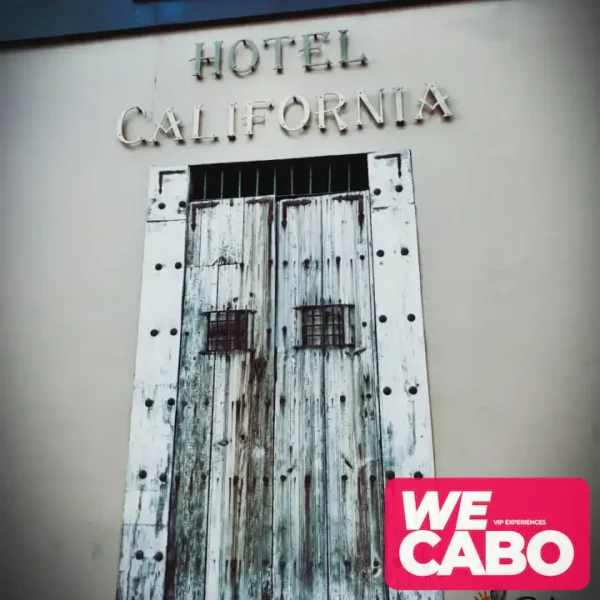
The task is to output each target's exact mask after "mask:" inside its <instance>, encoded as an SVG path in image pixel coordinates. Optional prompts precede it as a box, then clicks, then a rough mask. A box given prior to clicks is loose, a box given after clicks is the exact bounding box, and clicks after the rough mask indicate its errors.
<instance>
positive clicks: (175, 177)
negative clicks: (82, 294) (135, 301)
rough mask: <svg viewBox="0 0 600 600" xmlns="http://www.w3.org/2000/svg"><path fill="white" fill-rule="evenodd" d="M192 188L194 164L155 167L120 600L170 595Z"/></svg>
mask: <svg viewBox="0 0 600 600" xmlns="http://www.w3.org/2000/svg"><path fill="white" fill-rule="evenodd" d="M188 185H189V173H188V169H187V167H185V168H184V167H182V168H173V169H153V170H152V171H151V174H150V184H149V203H148V217H147V223H146V236H145V242H144V263H143V276H142V290H141V299H140V316H139V325H138V344H137V356H136V367H135V378H134V393H133V405H132V411H131V428H130V441H129V461H128V469H127V480H126V489H125V506H124V513H123V530H122V542H121V556H120V562H119V580H118V590H117V598H118V600H139V599H140V598H154V599H156V600H160V599H162V598H163V597H164V588H165V558H166V554H167V521H168V514H169V488H170V485H171V480H172V452H173V438H174V422H175V419H174V410H173V409H172V407H171V406H170V404H169V398H175V397H176V395H177V381H178V368H179V352H180V336H181V331H180V327H181V298H182V294H183V269H176V268H175V263H177V262H180V263H183V260H184V256H185V200H186V198H187V190H188Z"/></svg>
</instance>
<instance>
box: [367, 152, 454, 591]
mask: <svg viewBox="0 0 600 600" xmlns="http://www.w3.org/2000/svg"><path fill="white" fill-rule="evenodd" d="M368 165H369V185H370V189H371V194H372V195H371V219H372V235H373V252H374V255H373V256H372V260H373V284H374V285H373V287H374V295H375V307H376V314H377V316H378V317H380V316H382V315H383V316H385V317H386V320H385V322H380V320H379V318H378V319H377V322H376V323H377V325H376V327H377V329H376V331H377V350H378V352H377V360H378V368H379V387H380V410H381V430H382V432H383V437H382V448H383V465H384V470H385V473H386V478H388V479H389V478H393V477H413V476H414V475H415V473H420V474H422V475H423V476H424V477H432V476H433V475H434V454H433V439H432V430H431V414H430V404H429V386H428V380H427V362H426V353H425V337H424V327H423V310H422V299H421V278H420V268H419V250H418V241H417V222H416V213H415V200H414V189H413V175H412V159H411V154H410V152H409V151H406V152H402V153H401V154H399V155H381V154H370V155H369V157H368ZM390 597H393V598H398V599H400V598H401V599H402V600H442V599H443V593H442V592H400V593H397V594H395V593H390Z"/></svg>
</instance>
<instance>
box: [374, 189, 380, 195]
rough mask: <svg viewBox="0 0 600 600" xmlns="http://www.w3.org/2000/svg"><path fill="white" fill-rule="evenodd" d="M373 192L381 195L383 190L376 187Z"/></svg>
mask: <svg viewBox="0 0 600 600" xmlns="http://www.w3.org/2000/svg"><path fill="white" fill-rule="evenodd" d="M373 193H374V194H375V195H376V196H379V194H381V190H380V189H379V188H375V189H374V190H373Z"/></svg>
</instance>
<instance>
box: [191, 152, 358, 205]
mask: <svg viewBox="0 0 600 600" xmlns="http://www.w3.org/2000/svg"><path fill="white" fill-rule="evenodd" d="M368 189H369V177H368V171H367V158H366V155H365V154H349V155H343V156H325V157H315V158H302V159H292V160H277V161H269V162H248V163H222V164H215V165H199V166H193V167H191V186H190V198H189V199H190V201H192V202H193V201H202V200H219V199H222V198H224V197H229V194H232V193H233V194H235V193H237V195H238V197H241V198H244V197H254V196H275V197H276V198H277V199H283V198H294V197H302V196H311V195H318V194H335V193H346V192H362V191H366V190H368Z"/></svg>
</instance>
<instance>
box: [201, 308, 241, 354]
mask: <svg viewBox="0 0 600 600" xmlns="http://www.w3.org/2000/svg"><path fill="white" fill-rule="evenodd" d="M205 316H206V318H207V320H208V323H207V324H208V327H207V340H206V349H207V351H208V352H233V351H236V350H248V321H249V319H248V316H249V311H247V310H222V311H211V312H208V313H205Z"/></svg>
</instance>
